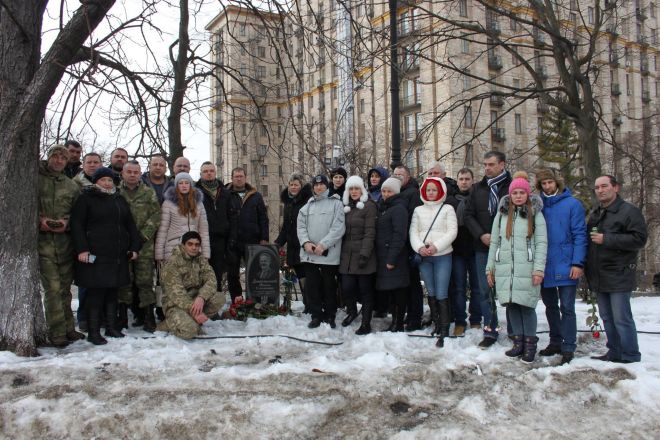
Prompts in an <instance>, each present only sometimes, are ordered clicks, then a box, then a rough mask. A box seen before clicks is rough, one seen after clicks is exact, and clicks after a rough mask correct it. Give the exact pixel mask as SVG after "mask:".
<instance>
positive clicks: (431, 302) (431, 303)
mask: <svg viewBox="0 0 660 440" xmlns="http://www.w3.org/2000/svg"><path fill="white" fill-rule="evenodd" d="M428 302H429V309H430V313H429V319H428V320H424V321H422V327H429V326H431V325H433V324H435V316H436V309H437V302H436V300H435V298H434V297H432V296H429V298H428Z"/></svg>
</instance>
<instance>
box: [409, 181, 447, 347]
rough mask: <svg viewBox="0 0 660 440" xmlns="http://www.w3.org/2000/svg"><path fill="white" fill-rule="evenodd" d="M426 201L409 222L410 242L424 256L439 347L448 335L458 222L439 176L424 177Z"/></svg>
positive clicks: (421, 267)
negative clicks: (454, 242)
mask: <svg viewBox="0 0 660 440" xmlns="http://www.w3.org/2000/svg"><path fill="white" fill-rule="evenodd" d="M419 192H420V198H421V199H422V202H423V203H424V204H423V205H421V206H418V207H417V208H415V211H414V212H413V216H412V220H411V222H410V245H411V246H412V248H413V250H414V251H415V252H417V253H419V255H420V256H421V257H422V261H421V263H420V264H419V272H420V275H421V277H422V279H423V280H424V285H425V286H426V290H427V291H428V293H429V302H432V301H434V302H435V305H436V306H435V307H432V308H431V310H435V313H434V315H435V316H433V321H434V322H435V330H434V333H435V334H437V335H439V338H438V342H437V344H436V345H437V346H438V347H442V346H444V338H445V337H447V336H449V323H450V320H451V313H450V309H449V298H448V290H449V280H450V278H451V261H452V257H451V253H452V247H451V244H452V242H453V241H454V240H455V239H456V234H457V233H458V225H457V222H456V213H455V212H454V208H453V207H451V206H450V205H448V204H446V203H445V199H446V198H447V186H446V185H445V182H444V181H443V180H442V179H441V178H438V177H429V178H427V179H426V180H424V183H423V184H422V187H421V188H420V190H419Z"/></svg>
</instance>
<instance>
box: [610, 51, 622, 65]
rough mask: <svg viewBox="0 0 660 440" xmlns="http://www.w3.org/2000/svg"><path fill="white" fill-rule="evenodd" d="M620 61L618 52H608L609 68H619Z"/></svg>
mask: <svg viewBox="0 0 660 440" xmlns="http://www.w3.org/2000/svg"><path fill="white" fill-rule="evenodd" d="M620 59H621V55H619V52H617V51H612V52H610V66H612V67H619V60H620Z"/></svg>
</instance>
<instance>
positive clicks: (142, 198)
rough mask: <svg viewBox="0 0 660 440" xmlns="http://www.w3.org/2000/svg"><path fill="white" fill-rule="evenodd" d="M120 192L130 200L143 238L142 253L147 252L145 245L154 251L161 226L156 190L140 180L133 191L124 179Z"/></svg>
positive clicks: (132, 211)
mask: <svg viewBox="0 0 660 440" xmlns="http://www.w3.org/2000/svg"><path fill="white" fill-rule="evenodd" d="M119 193H120V194H121V195H122V196H123V197H124V199H126V201H127V202H128V206H130V208H131V215H133V220H135V226H137V228H138V231H140V237H141V238H142V240H143V247H142V251H141V253H144V252H145V247H147V250H148V249H152V253H153V243H154V238H155V237H156V231H158V226H160V203H158V198H157V197H156V192H155V191H154V190H153V189H151V188H149V187H148V186H147V185H145V184H144V183H142V182H139V183H138V186H137V187H136V188H135V189H134V190H133V191H131V190H129V189H128V188H127V187H126V184H125V183H124V182H123V181H122V182H121V184H120V186H119Z"/></svg>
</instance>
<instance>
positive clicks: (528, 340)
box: [521, 336, 539, 364]
mask: <svg viewBox="0 0 660 440" xmlns="http://www.w3.org/2000/svg"><path fill="white" fill-rule="evenodd" d="M538 341H539V338H537V337H536V336H525V338H524V342H525V348H524V350H523V355H522V358H521V361H523V362H524V363H526V364H531V363H532V362H534V358H535V357H536V343H537V342H538Z"/></svg>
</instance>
